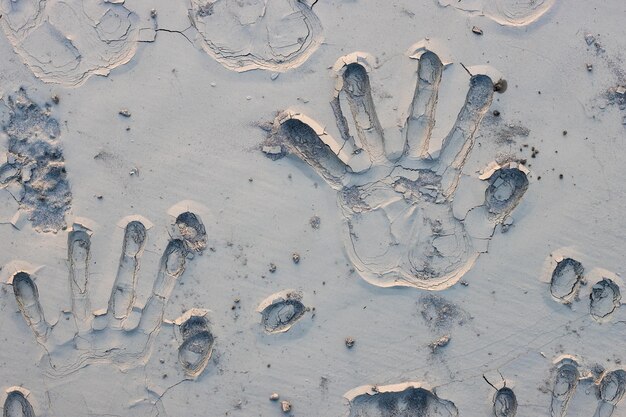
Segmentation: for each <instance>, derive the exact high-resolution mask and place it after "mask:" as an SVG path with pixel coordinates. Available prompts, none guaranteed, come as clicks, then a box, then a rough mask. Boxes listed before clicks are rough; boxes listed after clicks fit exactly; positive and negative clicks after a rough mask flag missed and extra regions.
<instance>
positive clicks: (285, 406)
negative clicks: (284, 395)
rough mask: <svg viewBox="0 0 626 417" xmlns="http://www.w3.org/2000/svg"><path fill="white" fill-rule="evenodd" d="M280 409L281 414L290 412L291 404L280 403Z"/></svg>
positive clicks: (287, 402) (286, 402)
mask: <svg viewBox="0 0 626 417" xmlns="http://www.w3.org/2000/svg"><path fill="white" fill-rule="evenodd" d="M280 409H281V410H283V413H288V412H290V411H291V403H290V402H289V401H285V400H283V401H281V402H280Z"/></svg>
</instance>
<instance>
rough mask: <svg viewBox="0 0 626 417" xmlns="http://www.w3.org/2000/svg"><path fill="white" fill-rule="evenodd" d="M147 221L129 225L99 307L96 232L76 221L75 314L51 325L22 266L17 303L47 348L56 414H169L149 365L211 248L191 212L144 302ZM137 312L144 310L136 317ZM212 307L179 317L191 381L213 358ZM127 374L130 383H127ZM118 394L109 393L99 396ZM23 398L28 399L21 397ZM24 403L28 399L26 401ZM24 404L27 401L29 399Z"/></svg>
mask: <svg viewBox="0 0 626 417" xmlns="http://www.w3.org/2000/svg"><path fill="white" fill-rule="evenodd" d="M146 223H147V222H146V221H142V219H134V220H131V221H130V222H128V223H127V225H126V227H125V232H124V240H123V244H122V254H121V257H120V261H119V266H118V272H117V276H116V277H115V281H114V284H113V288H112V291H111V295H110V297H109V301H108V307H107V308H106V310H105V311H101V312H96V313H93V312H92V309H91V305H90V299H89V280H90V277H91V276H90V273H89V265H90V258H91V256H92V255H91V238H90V231H89V230H88V229H86V228H85V227H81V226H80V225H75V226H74V228H73V229H72V230H71V231H70V232H69V235H68V261H69V287H70V294H71V312H64V313H61V316H60V318H59V320H58V321H57V322H56V323H54V324H51V323H50V322H48V321H47V320H46V318H45V317H44V311H43V309H42V306H41V304H40V301H39V290H38V288H37V285H36V284H35V282H34V281H33V279H32V276H31V274H30V273H29V272H26V271H18V272H16V273H15V274H14V275H13V276H12V280H11V283H12V285H13V290H14V293H15V299H16V301H17V306H18V308H19V310H20V312H21V313H22V316H23V317H24V319H25V321H26V323H27V324H28V326H29V327H30V328H31V329H32V330H33V333H34V335H35V339H36V340H37V342H38V343H39V344H40V345H41V346H42V347H43V349H44V354H43V358H42V369H43V372H44V378H43V379H44V383H45V385H46V387H45V389H46V397H47V399H48V401H49V402H50V405H49V407H50V408H51V409H52V410H53V413H58V414H63V415H74V414H75V415H77V416H79V415H81V416H82V415H85V414H87V412H86V410H88V411H89V414H90V415H120V416H121V415H128V414H129V413H131V414H132V415H139V416H148V415H150V416H153V415H163V413H164V411H163V410H162V409H161V405H160V399H159V395H158V394H157V393H155V392H152V391H151V389H150V388H149V387H147V386H146V376H145V367H146V364H147V363H148V360H149V358H150V356H151V354H152V346H153V344H154V341H155V338H156V337H157V335H158V334H159V331H160V330H161V327H162V324H163V315H164V311H165V307H166V305H167V302H168V299H169V298H170V295H171V294H172V292H173V290H174V287H175V286H176V284H177V283H178V282H179V280H180V277H181V276H182V275H183V273H184V272H185V269H186V266H187V263H188V262H189V259H191V258H192V256H193V255H194V254H196V253H201V252H202V251H203V250H204V249H205V248H206V242H207V235H206V231H205V228H204V225H203V224H202V221H201V220H200V218H199V217H198V216H197V215H196V214H194V213H191V212H184V213H182V214H180V215H178V217H177V218H176V221H175V224H174V227H173V233H172V237H171V238H170V240H169V242H168V244H167V247H166V248H165V250H164V252H163V255H162V256H161V260H160V264H159V268H158V272H157V276H156V280H155V281H154V285H153V288H152V293H151V295H150V296H149V297H148V300H147V302H146V304H145V306H144V307H143V308H142V309H139V308H138V307H137V306H136V287H137V282H138V272H139V266H140V259H141V256H142V253H143V251H144V247H145V244H146V239H147V235H148V232H147V227H146ZM133 313H140V317H139V318H138V320H136V318H137V317H136V316H135V315H133ZM205 315H206V312H204V311H202V310H197V309H194V310H191V311H189V312H188V313H187V314H185V315H183V316H182V317H181V318H180V319H178V320H176V321H175V322H174V324H175V325H176V326H177V328H178V329H179V331H178V333H179V334H180V336H181V338H182V340H181V343H180V346H179V349H178V358H179V363H178V364H176V365H175V366H178V367H180V368H182V372H179V373H184V376H183V379H193V378H195V377H197V376H198V375H199V374H200V373H201V372H202V371H203V370H204V368H205V367H206V365H207V362H208V360H209V358H210V356H211V352H212V348H213V343H214V338H213V335H212V333H211V331H210V328H209V323H208V320H207V319H206V317H205ZM120 379H123V383H120V382H121V381H120ZM103 390H106V391H108V392H111V391H112V392H113V394H111V395H109V396H108V397H107V398H115V401H114V402H113V403H111V402H109V401H108V400H107V399H106V398H104V397H102V396H101V395H99V393H100V392H102V391H103ZM20 401H21V400H20ZM24 401H26V400H25V399H24ZM22 402H23V401H22Z"/></svg>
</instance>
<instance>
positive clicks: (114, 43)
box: [0, 0, 139, 86]
mask: <svg viewBox="0 0 626 417" xmlns="http://www.w3.org/2000/svg"><path fill="white" fill-rule="evenodd" d="M122 3H123V2H112V1H108V2H107V1H104V2H99V1H96V2H92V1H83V0H65V1H58V0H47V1H39V0H20V1H15V0H0V12H1V14H2V15H3V17H2V19H0V27H1V28H2V29H3V30H4V33H5V34H6V36H7V38H8V39H9V41H10V42H11V45H12V46H13V49H14V50H15V52H16V53H17V54H19V55H20V57H21V58H22V60H23V61H24V63H25V64H26V65H27V66H28V67H29V68H30V70H31V71H33V73H34V74H35V76H36V77H38V78H40V79H41V80H42V81H44V82H51V83H58V84H65V85H70V86H75V85H79V84H82V83H83V82H84V81H85V80H87V78H89V77H90V76H92V75H94V74H96V75H107V74H108V73H109V72H110V71H111V70H112V69H113V68H115V67H117V66H120V65H123V64H125V63H127V62H128V61H130V59H131V58H132V57H133V56H134V55H135V51H136V49H137V43H138V41H139V27H138V22H139V18H138V17H137V15H135V14H134V13H133V12H131V11H130V10H128V9H127V8H126V7H125V6H124V5H122Z"/></svg>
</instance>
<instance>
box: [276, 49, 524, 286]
mask: <svg viewBox="0 0 626 417" xmlns="http://www.w3.org/2000/svg"><path fill="white" fill-rule="evenodd" d="M366 61H367V58H366V56H365V55H363V54H358V53H355V54H351V55H348V56H346V57H342V58H341V59H340V60H338V61H337V62H338V64H336V65H335V69H336V71H337V78H338V87H337V89H336V95H335V98H334V99H333V101H332V102H331V106H332V108H333V111H334V113H335V117H336V120H337V126H338V129H339V131H340V133H341V136H342V139H343V142H338V141H335V140H334V139H333V138H332V137H330V135H329V134H328V133H327V132H326V131H325V130H324V129H323V128H321V127H320V125H319V124H317V123H315V122H314V121H313V120H312V119H310V118H308V117H306V116H304V115H302V114H300V113H295V112H291V111H286V112H283V113H282V114H280V115H279V116H278V117H277V118H276V120H275V123H274V128H273V131H272V137H271V138H270V140H269V142H268V145H269V146H268V147H267V148H265V149H266V151H268V152H266V153H271V155H270V156H271V157H274V156H278V155H277V154H276V152H275V151H276V150H277V145H280V146H281V150H280V152H290V153H293V154H295V155H296V156H298V157H299V158H300V159H302V160H303V161H305V162H306V163H307V164H309V165H310V166H311V167H313V168H314V169H315V170H316V171H317V172H318V173H319V175H320V176H322V177H323V178H324V179H325V180H326V182H328V183H329V185H330V186H331V187H333V188H334V189H336V190H337V191H338V200H339V206H340V207H341V210H342V214H343V216H344V218H345V223H346V228H345V236H346V239H345V246H346V249H347V252H348V256H349V258H350V260H351V261H352V263H353V264H354V266H355V267H356V269H357V270H358V271H359V273H360V274H361V276H362V277H363V278H364V279H366V280H367V281H368V282H370V283H372V284H374V285H378V286H383V287H387V286H412V287H417V288H421V289H428V290H441V289H445V288H448V287H450V286H451V285H453V284H454V283H456V282H457V281H458V280H459V279H460V278H461V277H462V276H463V275H464V274H465V273H466V272H467V271H468V270H469V269H470V268H471V267H472V265H473V264H474V262H475V260H476V259H477V257H478V256H479V254H480V253H481V252H483V251H485V249H483V246H484V242H485V241H488V240H489V239H490V238H491V236H492V234H493V231H494V228H495V224H498V223H503V222H504V221H505V219H506V218H507V216H508V215H509V214H510V212H511V211H512V210H513V209H514V208H515V206H516V205H517V204H518V202H519V201H520V199H521V197H522V195H523V194H524V192H525V191H526V189H527V187H528V180H527V178H526V173H525V171H524V170H522V169H520V168H519V166H518V165H517V164H516V163H510V164H506V165H505V166H496V167H495V169H492V170H491V173H490V175H488V176H485V177H484V178H485V179H488V180H489V186H488V188H487V189H486V190H485V203H484V205H482V206H480V207H475V208H474V209H472V211H474V213H473V215H472V219H479V222H480V223H484V225H483V226H480V227H474V226H475V225H472V226H473V228H474V229H477V228H478V229H481V228H482V230H487V231H488V233H486V234H484V233H483V234H481V233H473V232H472V231H471V230H468V227H467V221H465V220H466V219H464V218H463V217H461V216H458V215H456V213H454V211H453V206H452V201H453V199H454V195H455V192H456V191H457V187H458V186H459V181H460V176H461V171H462V169H463V166H464V164H465V162H466V160H467V158H468V155H469V153H470V151H471V150H472V147H473V145H474V136H475V133H476V130H477V128H478V126H479V124H480V122H481V120H482V118H483V116H484V114H485V112H486V111H487V109H488V108H489V106H490V104H491V101H492V96H493V92H494V84H493V82H492V80H491V78H490V77H489V76H487V75H482V74H479V75H472V76H471V77H470V80H469V84H470V86H469V91H468V92H467V96H466V99H465V103H464V105H463V107H462V108H461V110H460V112H459V114H458V116H457V119H456V122H455V123H454V125H453V127H452V129H451V131H450V132H449V133H448V134H447V136H446V137H445V138H444V139H443V142H442V145H441V150H440V151H439V153H438V154H436V153H435V152H431V151H429V148H430V140H431V136H432V133H433V129H434V127H435V109H436V105H437V101H438V91H439V85H440V82H441V79H442V73H443V71H444V65H443V64H442V62H441V60H440V59H439V57H438V56H437V55H436V54H435V53H434V52H432V51H430V50H427V49H426V50H423V53H421V55H419V64H418V68H417V85H416V89H415V93H414V96H413V101H412V103H411V106H410V109H409V111H408V114H407V117H406V122H405V124H404V126H403V131H402V132H403V135H404V146H403V148H402V149H400V150H399V151H398V150H397V149H394V146H393V144H392V143H391V142H386V141H385V134H384V131H383V128H382V127H381V124H380V122H379V119H378V117H377V115H376V110H375V107H374V101H373V98H372V94H371V88H370V82H369V75H368V70H367V69H366V66H367V62H366ZM347 112H349V113H350V115H351V119H352V120H351V121H350V122H349V121H348V119H347V118H346V117H345V113H347ZM272 145H273V146H272ZM272 151H274V152H273V153H272ZM280 152H279V154H280ZM492 168H493V167H492ZM477 213H478V214H479V215H477ZM485 225H486V226H485Z"/></svg>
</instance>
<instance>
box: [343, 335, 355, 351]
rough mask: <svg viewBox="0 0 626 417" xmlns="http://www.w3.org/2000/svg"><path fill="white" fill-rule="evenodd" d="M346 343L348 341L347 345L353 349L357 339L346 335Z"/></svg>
mask: <svg viewBox="0 0 626 417" xmlns="http://www.w3.org/2000/svg"><path fill="white" fill-rule="evenodd" d="M345 343H346V347H347V348H348V349H352V347H354V344H355V343H356V340H354V339H353V338H352V337H350V336H348V337H346V340H345Z"/></svg>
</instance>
